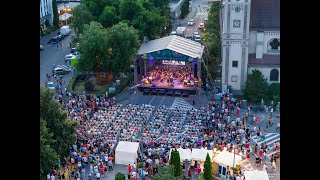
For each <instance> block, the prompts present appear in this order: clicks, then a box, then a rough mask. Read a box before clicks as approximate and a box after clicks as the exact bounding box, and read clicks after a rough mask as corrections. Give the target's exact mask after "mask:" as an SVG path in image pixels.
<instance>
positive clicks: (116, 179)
mask: <svg viewBox="0 0 320 180" xmlns="http://www.w3.org/2000/svg"><path fill="white" fill-rule="evenodd" d="M114 180H126V176H125V175H124V174H122V173H120V172H118V173H117V174H116V175H115V177H114Z"/></svg>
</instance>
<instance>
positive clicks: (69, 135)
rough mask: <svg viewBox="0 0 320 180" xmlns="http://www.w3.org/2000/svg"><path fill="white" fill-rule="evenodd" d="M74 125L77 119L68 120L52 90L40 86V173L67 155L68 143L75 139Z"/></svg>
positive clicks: (45, 171)
mask: <svg viewBox="0 0 320 180" xmlns="http://www.w3.org/2000/svg"><path fill="white" fill-rule="evenodd" d="M76 126H77V121H71V120H69V119H68V118H67V112H66V111H63V110H62V109H61V107H60V104H59V103H58V102H57V101H56V100H54V99H53V92H52V91H50V90H49V89H47V88H44V87H40V165H41V166H40V174H41V173H45V174H46V173H47V171H48V169H51V168H52V166H54V165H56V162H57V160H58V159H61V157H64V156H66V155H68V152H67V149H68V145H69V144H73V143H74V142H75V141H76ZM45 174H43V175H45Z"/></svg>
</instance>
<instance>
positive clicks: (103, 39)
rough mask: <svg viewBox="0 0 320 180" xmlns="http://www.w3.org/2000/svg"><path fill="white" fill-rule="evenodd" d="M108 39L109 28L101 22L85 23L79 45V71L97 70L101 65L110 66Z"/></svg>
mask: <svg viewBox="0 0 320 180" xmlns="http://www.w3.org/2000/svg"><path fill="white" fill-rule="evenodd" d="M107 40H108V32H107V29H105V28H104V27H103V26H102V25H101V24H100V23H98V22H91V23H90V25H85V27H84V32H83V36H82V38H81V39H80V41H79V47H78V51H79V53H80V54H81V57H80V58H79V60H78V63H77V69H78V70H79V71H82V72H88V71H95V70H97V68H98V67H99V66H100V65H103V67H105V68H109V57H108V44H107Z"/></svg>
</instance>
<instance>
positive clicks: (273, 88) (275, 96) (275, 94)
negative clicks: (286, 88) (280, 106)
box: [268, 83, 280, 102]
mask: <svg viewBox="0 0 320 180" xmlns="http://www.w3.org/2000/svg"><path fill="white" fill-rule="evenodd" d="M268 96H269V100H273V101H274V102H278V101H279V100H280V83H272V84H270V85H269V87H268Z"/></svg>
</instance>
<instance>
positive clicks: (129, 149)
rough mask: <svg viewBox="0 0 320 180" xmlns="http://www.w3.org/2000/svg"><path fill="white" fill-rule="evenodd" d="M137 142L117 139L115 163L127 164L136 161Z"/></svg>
mask: <svg viewBox="0 0 320 180" xmlns="http://www.w3.org/2000/svg"><path fill="white" fill-rule="evenodd" d="M138 148H139V143H137V142H128V141H119V143H118V146H117V148H116V153H115V163H116V164H124V165H129V164H133V163H134V162H136V159H137V157H138V153H137V152H138Z"/></svg>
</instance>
